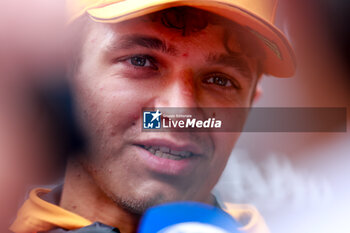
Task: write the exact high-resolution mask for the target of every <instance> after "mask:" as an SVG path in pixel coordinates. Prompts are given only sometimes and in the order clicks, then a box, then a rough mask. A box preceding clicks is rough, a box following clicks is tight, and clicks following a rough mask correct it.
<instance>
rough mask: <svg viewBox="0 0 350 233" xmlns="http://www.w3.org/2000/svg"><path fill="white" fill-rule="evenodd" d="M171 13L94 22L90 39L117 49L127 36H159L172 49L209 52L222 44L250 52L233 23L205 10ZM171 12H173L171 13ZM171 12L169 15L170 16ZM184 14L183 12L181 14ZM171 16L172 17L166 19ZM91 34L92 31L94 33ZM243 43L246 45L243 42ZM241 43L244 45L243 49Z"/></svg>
mask: <svg viewBox="0 0 350 233" xmlns="http://www.w3.org/2000/svg"><path fill="white" fill-rule="evenodd" d="M171 10H172V9H170V10H166V11H165V12H164V11H161V12H157V13H154V14H150V15H146V16H141V17H138V18H135V19H131V20H127V21H124V22H120V23H116V24H108V23H106V24H101V23H92V29H90V35H89V36H90V37H94V39H99V40H100V41H101V42H103V45H104V46H114V45H116V44H118V43H119V42H120V39H123V38H122V36H123V35H127V34H135V33H137V34H143V35H149V36H151V35H156V36H157V37H158V38H160V39H164V40H165V41H166V42H169V44H170V42H171V44H172V45H173V47H175V46H183V45H187V48H188V49H190V48H192V47H198V48H199V49H208V48H210V47H212V45H216V46H215V49H216V50H217V49H218V47H219V46H217V45H218V44H219V42H221V47H222V48H225V47H226V48H225V49H229V50H230V51H231V52H236V53H244V52H245V51H247V50H249V49H248V48H243V47H247V43H245V41H244V40H246V38H243V37H244V35H243V34H246V33H243V31H242V30H238V29H241V28H239V26H237V25H236V24H235V23H233V22H232V21H229V20H226V19H224V18H222V17H219V16H216V15H213V14H209V13H206V12H204V11H196V10H194V11H193V12H192V10H188V11H181V10H179V11H177V15H173V14H172V12H173V11H171ZM169 12H170V13H169ZM168 13H169V14H168ZM181 13H184V15H182V14H181ZM167 15H170V16H167ZM91 31H92V32H91ZM242 42H244V43H242ZM242 44H245V45H244V46H242Z"/></svg>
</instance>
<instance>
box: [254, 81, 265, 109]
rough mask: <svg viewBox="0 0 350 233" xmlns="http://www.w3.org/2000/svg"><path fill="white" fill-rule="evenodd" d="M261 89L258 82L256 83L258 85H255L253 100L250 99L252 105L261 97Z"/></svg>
mask: <svg viewBox="0 0 350 233" xmlns="http://www.w3.org/2000/svg"><path fill="white" fill-rule="evenodd" d="M262 92H263V91H262V87H261V84H260V82H258V84H257V85H256V88H255V91H254V94H253V98H252V104H253V103H255V102H256V101H258V100H259V99H260V97H261V95H262Z"/></svg>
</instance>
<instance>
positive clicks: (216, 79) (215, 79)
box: [203, 75, 238, 88]
mask: <svg viewBox="0 0 350 233" xmlns="http://www.w3.org/2000/svg"><path fill="white" fill-rule="evenodd" d="M203 82H204V83H206V84H215V85H217V86H221V87H228V88H231V87H234V88H238V85H237V84H236V83H233V82H232V81H231V80H230V79H229V78H226V77H225V76H223V75H211V76H210V77H208V78H206V79H204V80H203Z"/></svg>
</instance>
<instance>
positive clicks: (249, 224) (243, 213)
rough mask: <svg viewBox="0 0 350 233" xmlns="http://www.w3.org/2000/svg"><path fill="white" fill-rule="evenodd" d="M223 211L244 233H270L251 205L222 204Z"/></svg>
mask: <svg viewBox="0 0 350 233" xmlns="http://www.w3.org/2000/svg"><path fill="white" fill-rule="evenodd" d="M224 207H225V208H224V210H225V211H226V212H227V213H228V214H230V215H231V216H232V217H233V218H234V219H236V220H237V221H238V222H239V223H240V224H241V225H242V227H241V228H240V229H239V230H240V231H242V232H244V233H270V231H269V229H268V227H267V225H266V223H265V221H264V219H263V218H262V216H261V215H260V214H259V212H258V210H257V209H256V208H255V207H254V206H252V205H245V204H232V203H224Z"/></svg>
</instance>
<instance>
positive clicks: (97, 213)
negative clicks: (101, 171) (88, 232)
mask: <svg viewBox="0 0 350 233" xmlns="http://www.w3.org/2000/svg"><path fill="white" fill-rule="evenodd" d="M60 206H61V207H62V208H64V209H67V210H69V211H71V212H74V213H76V214H78V215H80V216H82V217H84V218H86V219H88V220H90V221H92V222H101V223H103V224H106V225H110V226H113V227H116V228H118V229H119V230H120V231H121V232H125V233H134V232H136V229H137V226H138V222H139V220H140V216H138V215H134V214H131V213H129V212H127V211H125V210H124V209H122V208H121V207H119V206H118V205H117V204H116V203H115V202H113V200H111V199H110V198H109V197H108V196H107V195H106V194H105V193H104V192H103V191H102V190H101V189H100V188H99V187H98V186H97V185H96V184H95V182H94V181H93V179H92V178H91V176H90V175H89V174H88V173H87V171H86V170H85V169H84V168H83V167H82V166H81V164H80V163H79V162H77V161H75V160H71V161H69V164H68V166H67V171H66V178H65V181H64V187H63V191H62V197H61V201H60Z"/></svg>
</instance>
